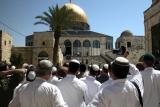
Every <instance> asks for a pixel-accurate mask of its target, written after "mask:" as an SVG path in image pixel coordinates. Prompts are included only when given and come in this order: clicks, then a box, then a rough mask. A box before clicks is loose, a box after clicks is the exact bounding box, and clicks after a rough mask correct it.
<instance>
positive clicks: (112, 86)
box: [0, 54, 160, 107]
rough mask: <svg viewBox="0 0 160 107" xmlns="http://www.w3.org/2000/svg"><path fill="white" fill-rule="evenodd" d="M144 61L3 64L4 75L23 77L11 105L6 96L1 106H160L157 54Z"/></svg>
mask: <svg viewBox="0 0 160 107" xmlns="http://www.w3.org/2000/svg"><path fill="white" fill-rule="evenodd" d="M141 61H142V62H138V63H137V64H136V65H134V64H131V63H130V62H129V60H128V59H127V58H125V57H117V58H116V59H114V60H113V61H112V62H110V63H108V64H107V63H106V64H104V65H103V67H102V68H100V67H99V66H98V65H96V64H92V65H89V66H86V65H85V64H83V63H80V62H79V61H78V60H76V59H72V60H70V61H69V62H68V63H65V64H64V65H63V66H54V65H53V63H52V62H51V61H49V60H41V61H40V62H39V63H38V65H37V66H33V65H28V64H23V66H22V68H21V69H16V68H15V67H13V66H12V67H10V69H1V68H2V67H1V66H0V70H1V73H0V77H1V78H2V77H7V76H12V75H15V74H17V75H20V76H19V77H17V78H20V77H21V78H20V79H18V80H17V82H16V84H15V85H14V86H13V88H12V89H13V91H12V92H11V93H12V96H10V99H9V100H8V102H6V103H5V104H7V105H5V106H4V105H3V102H2V103H1V101H3V98H2V100H1V101H0V103H1V104H0V107H7V106H8V107H160V83H159V82H160V71H158V70H155V69H154V63H155V57H154V56H153V55H152V54H145V55H143V58H142V60H141ZM0 65H1V64H0ZM10 72H11V73H10ZM14 82H15V81H14ZM12 83H13V82H12ZM2 94H3V96H6V95H5V94H6V93H1V94H0V96H2ZM4 102H5V101H4Z"/></svg>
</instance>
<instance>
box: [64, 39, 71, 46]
mask: <svg viewBox="0 0 160 107" xmlns="http://www.w3.org/2000/svg"><path fill="white" fill-rule="evenodd" d="M64 45H65V47H71V45H72V44H71V41H70V40H65V41H64Z"/></svg>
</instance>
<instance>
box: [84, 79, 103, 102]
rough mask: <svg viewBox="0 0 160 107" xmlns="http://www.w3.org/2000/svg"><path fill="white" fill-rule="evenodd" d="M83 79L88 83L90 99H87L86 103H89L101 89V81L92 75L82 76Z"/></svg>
mask: <svg viewBox="0 0 160 107" xmlns="http://www.w3.org/2000/svg"><path fill="white" fill-rule="evenodd" d="M81 80H82V81H84V82H85V83H86V85H87V88H88V90H87V95H88V100H86V104H88V103H89V102H90V101H92V99H93V97H94V96H95V95H96V94H97V93H98V92H99V91H100V86H101V83H100V82H99V81H97V80H96V79H95V78H94V77H92V76H87V77H84V78H81Z"/></svg>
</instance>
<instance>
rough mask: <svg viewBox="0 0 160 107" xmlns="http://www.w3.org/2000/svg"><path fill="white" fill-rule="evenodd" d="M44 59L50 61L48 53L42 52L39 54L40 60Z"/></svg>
mask: <svg viewBox="0 0 160 107" xmlns="http://www.w3.org/2000/svg"><path fill="white" fill-rule="evenodd" d="M43 59H48V53H47V52H45V51H41V52H40V53H39V54H38V60H39V61H40V60H43Z"/></svg>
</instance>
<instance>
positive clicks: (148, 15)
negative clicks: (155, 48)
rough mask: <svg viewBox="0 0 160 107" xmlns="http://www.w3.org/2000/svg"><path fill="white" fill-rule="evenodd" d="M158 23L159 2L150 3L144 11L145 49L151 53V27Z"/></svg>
mask: <svg viewBox="0 0 160 107" xmlns="http://www.w3.org/2000/svg"><path fill="white" fill-rule="evenodd" d="M158 23H160V2H158V3H157V4H155V5H152V6H151V7H149V8H148V9H147V10H146V11H145V12H144V26H145V46H146V48H145V50H146V52H150V53H152V37H151V28H152V27H153V26H154V25H156V24H158Z"/></svg>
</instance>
